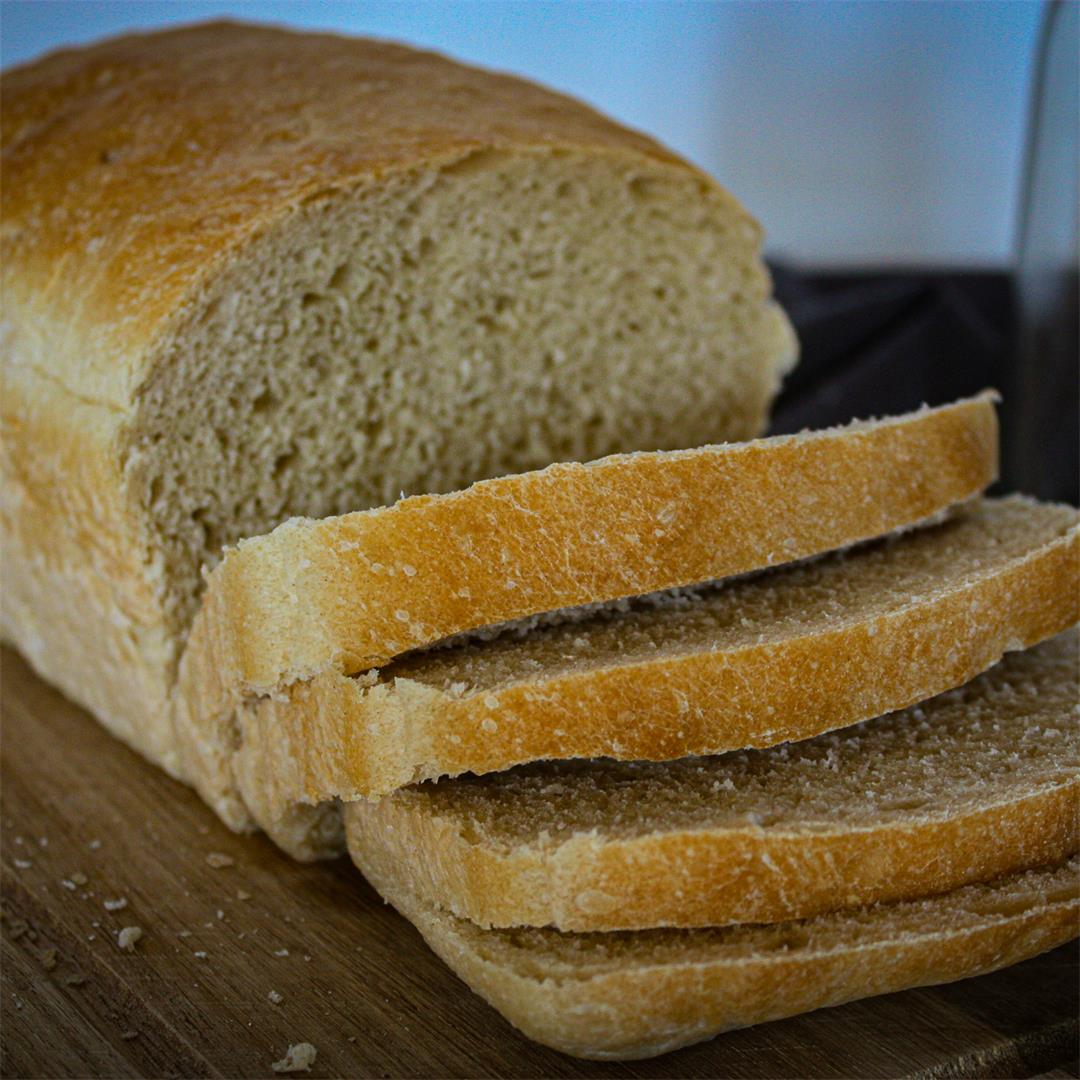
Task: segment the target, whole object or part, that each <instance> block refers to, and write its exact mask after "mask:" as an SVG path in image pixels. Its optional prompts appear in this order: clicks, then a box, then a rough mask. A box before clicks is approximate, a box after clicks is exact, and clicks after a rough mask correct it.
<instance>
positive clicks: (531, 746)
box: [232, 526, 1080, 857]
mask: <svg viewBox="0 0 1080 1080" xmlns="http://www.w3.org/2000/svg"><path fill="white" fill-rule="evenodd" d="M1078 559H1080V528H1077V527H1076V526H1074V527H1073V528H1072V529H1071V530H1070V531H1069V532H1068V534H1067V535H1065V536H1062V537H1059V538H1058V539H1055V540H1053V541H1051V542H1048V543H1045V544H1043V545H1042V546H1041V547H1039V548H1037V549H1036V550H1034V551H1031V552H1030V553H1029V554H1028V555H1026V556H1024V557H1023V558H1018V559H1014V560H1011V561H1009V562H1008V563H1007V564H1006V565H1004V566H1002V567H998V568H995V570H994V571H993V572H990V573H987V574H985V575H983V576H980V577H976V578H975V579H973V580H962V581H959V582H957V583H955V584H954V585H953V586H951V587H947V586H946V587H943V588H942V589H941V591H940V592H939V593H937V594H934V595H932V596H929V597H923V598H920V600H919V601H918V602H915V601H914V600H912V601H910V602H907V601H905V602H898V603H897V604H896V606H894V607H893V608H892V610H890V611H888V612H886V613H884V614H882V615H881V616H880V617H879V618H877V619H876V620H872V621H862V622H853V623H850V624H848V625H844V626H841V627H839V628H837V629H835V630H832V631H829V632H826V633H823V634H813V635H809V636H805V637H786V638H781V639H779V640H775V641H764V642H761V643H759V644H757V645H753V646H750V647H745V648H740V649H738V650H737V651H734V652H731V651H721V652H719V653H716V652H713V651H711V650H702V651H700V652H696V653H693V654H691V655H689V656H686V657H678V658H675V659H659V660H657V661H655V662H651V663H643V664H635V665H631V666H626V667H611V668H607V669H600V670H589V671H585V672H581V673H577V674H575V675H573V676H569V677H566V678H562V679H551V680H548V681H545V680H544V679H543V678H542V677H538V678H537V679H535V680H530V681H528V682H525V683H516V684H510V685H509V686H507V687H505V688H503V689H501V690H497V691H493V692H492V693H490V694H484V695H482V696H480V695H474V696H469V697H463V698H462V697H455V696H454V695H452V694H450V693H446V692H443V691H441V690H438V689H435V688H434V687H430V686H426V685H423V684H421V683H418V682H415V681H412V680H406V679H398V680H397V681H396V682H394V683H392V684H377V685H375V686H371V687H368V686H365V685H364V683H363V681H362V680H356V679H349V678H345V677H343V676H340V675H336V674H333V675H325V676H320V677H319V678H318V679H315V680H312V681H311V682H310V683H303V684H300V685H299V686H297V687H295V688H294V689H293V690H292V691H291V692H290V693H289V694H288V695H286V696H285V697H282V698H281V699H270V698H266V699H262V700H261V701H259V702H258V703H256V704H252V705H250V706H246V707H245V708H243V709H241V710H240V713H239V717H240V724H241V733H242V738H241V739H240V747H239V749H238V752H237V754H236V755H235V758H234V760H233V762H232V768H233V769H234V771H235V781H236V783H237V785H238V786H239V788H240V789H241V790H242V791H243V793H244V797H245V798H246V799H247V803H248V806H249V808H250V809H251V812H252V813H253V814H255V816H256V818H257V819H258V820H259V822H260V824H261V825H262V827H263V828H265V829H266V830H267V831H268V832H270V833H271V835H273V836H274V837H275V839H276V840H277V841H278V842H279V843H281V844H282V845H283V846H285V847H286V848H287V849H289V850H293V851H294V853H297V854H302V855H303V856H304V857H310V855H311V854H313V853H314V852H312V851H311V850H309V849H307V848H306V844H307V841H306V840H305V839H303V838H302V837H298V836H295V835H291V834H290V832H289V830H288V829H285V828H282V826H281V824H280V822H279V818H281V816H282V815H283V813H285V811H286V810H287V809H288V808H290V807H293V806H295V805H296V804H298V803H308V804H317V803H319V802H321V801H323V800H325V799H328V798H334V797H341V798H344V799H346V800H353V799H356V798H360V797H377V796H380V795H384V794H387V793H389V792H391V791H393V790H395V789H396V788H398V787H402V786H404V785H405V784H408V783H414V782H416V781H417V780H421V779H430V778H434V777H437V776H440V775H456V774H459V773H462V772H467V771H471V772H495V771H498V770H500V769H505V768H509V767H510V766H512V765H516V764H519V763H521V762H524V761H537V760H544V759H563V758H571V757H613V758H617V759H620V760H652V761H658V760H666V759H670V758H677V757H684V756H687V755H690V754H703V753H719V752H722V751H725V750H731V749H739V748H743V747H747V746H770V745H775V744H776V743H779V742H784V741H789V740H797V739H804V738H809V737H810V736H813V735H817V734H819V733H820V732H822V731H826V730H830V729H833V728H837V727H844V726H846V725H848V724H852V723H855V722H856V721H859V720H864V719H867V718H869V717H873V716H879V715H881V714H883V713H885V712H889V711H891V710H893V709H897V708H902V707H905V706H907V705H910V704H913V703H915V702H919V701H924V700H926V699H927V698H929V697H932V696H933V695H935V694H938V693H940V692H942V691H944V690H947V689H950V688H952V687H955V686H959V685H962V684H963V683H965V682H967V681H968V680H970V679H971V678H973V677H974V676H975V675H977V674H979V673H980V672H982V671H985V670H986V669H987V668H988V667H990V666H991V665H992V664H994V663H996V662H997V661H998V660H1000V659H1001V657H1002V655H1003V654H1004V653H1005V652H1006V651H1009V650H1015V649H1019V648H1027V647H1028V646H1030V645H1034V644H1036V643H1037V642H1039V641H1042V640H1045V639H1046V638H1048V637H1051V636H1053V635H1054V634H1056V633H1059V632H1060V631H1062V630H1064V629H1066V628H1067V627H1069V626H1071V625H1072V624H1073V623H1075V622H1076V621H1077V620H1078V619H1080V599H1078V597H1077V588H1076V582H1077V579H1078ZM988 612H992V613H993V617H992V618H989V619H988V618H987V617H986V615H987V613H988ZM681 701H683V702H684V701H693V702H694V704H695V710H694V712H693V713H689V712H685V711H684V712H682V713H680V712H679V703H680V702H681ZM674 714H678V715H679V716H680V723H679V724H678V725H674V724H672V722H671V718H672V715H674Z"/></svg>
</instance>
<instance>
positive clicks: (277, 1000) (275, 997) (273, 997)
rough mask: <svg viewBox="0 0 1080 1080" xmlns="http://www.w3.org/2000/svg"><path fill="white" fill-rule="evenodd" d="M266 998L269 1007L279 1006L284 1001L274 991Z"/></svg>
mask: <svg viewBox="0 0 1080 1080" xmlns="http://www.w3.org/2000/svg"><path fill="white" fill-rule="evenodd" d="M266 996H267V997H268V998H269V999H270V1004H271V1005H280V1004H281V1003H282V1002H283V1001H284V1000H285V998H284V997H283V996H282V995H281V994H279V993H278V992H277V991H276V990H271V991H270V993H269V994H267V995H266Z"/></svg>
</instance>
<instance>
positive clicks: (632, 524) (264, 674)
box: [177, 395, 1060, 826]
mask: <svg viewBox="0 0 1080 1080" xmlns="http://www.w3.org/2000/svg"><path fill="white" fill-rule="evenodd" d="M996 441H997V426H996V419H995V414H994V407H993V402H992V399H991V398H990V397H989V396H987V395H983V396H981V397H978V398H974V399H971V400H968V401H962V402H959V403H957V404H954V405H950V406H945V407H943V408H939V409H932V410H922V411H920V412H916V413H912V414H909V415H907V416H903V417H898V418H894V419H890V420H883V421H878V422H874V423H856V424H852V425H849V426H848V427H844V428H836V429H831V430H827V431H820V432H811V433H807V434H803V435H797V436H783V437H777V438H772V439H764V440H759V441H755V442H750V443H745V444H732V445H728V446H717V447H704V448H700V449H696V450H686V451H680V452H675V453H671V452H668V453H663V452H658V453H642V454H635V455H630V456H615V457H611V458H607V459H604V460H601V461H598V462H593V463H591V464H588V465H573V464H571V465H565V464H564V465H557V466H552V467H550V468H548V469H545V470H543V471H541V472H537V473H525V474H521V475H518V476H508V477H503V478H500V479H498V480H491V481H487V482H484V483H480V484H476V485H474V486H473V487H471V488H469V489H467V490H465V491H462V492H457V493H454V494H452V495H445V496H439V497H435V496H428V497H420V498H413V499H406V500H403V501H402V502H399V503H397V504H396V505H395V506H392V507H387V508H383V509H379V510H372V511H368V512H365V513H357V514H349V515H346V516H344V517H340V518H330V519H325V520H321V521H304V520H298V521H292V522H289V523H287V524H286V525H283V526H281V527H280V528H278V529H276V530H275V531H274V532H273V533H271V534H269V535H268V536H264V537H259V538H255V539H252V540H248V541H245V542H243V543H242V544H240V545H239V547H237V548H236V549H234V550H232V551H230V552H229V553H228V554H227V556H226V557H225V559H224V561H223V562H222V563H221V564H220V565H219V566H218V568H217V569H216V570H215V571H214V572H213V573H212V574H211V575H210V578H209V581H208V583H207V588H206V592H205V595H204V602H203V605H202V607H201V609H200V611H199V614H198V617H197V618H196V621H195V625H194V628H193V631H192V634H191V637H190V639H189V643H188V648H187V651H186V652H185V655H184V659H183V662H182V665H181V675H180V684H179V693H178V696H177V708H178V723H177V729H178V735H179V736H180V737H181V738H182V739H184V738H186V739H188V740H189V742H188V743H187V744H186V746H187V750H188V752H189V755H190V758H191V764H190V766H189V767H188V772H189V774H190V775H191V776H192V777H193V778H194V779H195V780H196V783H197V784H198V785H199V789H200V791H201V792H202V794H203V796H204V797H205V798H206V799H207V801H208V802H210V803H211V804H212V805H213V806H215V807H216V808H217V809H218V811H219V813H221V814H222V815H223V816H224V817H225V818H226V820H228V821H230V822H232V823H234V824H238V825H239V824H243V823H244V822H245V821H246V820H248V819H249V815H250V813H251V812H252V811H253V809H254V808H253V807H252V806H250V805H249V806H247V807H245V806H244V805H243V803H242V801H241V800H240V798H239V797H238V794H239V793H238V789H237V785H236V780H235V775H234V774H235V772H236V769H237V767H240V768H248V767H249V766H245V765H241V766H237V763H236V762H235V761H234V760H233V749H234V747H235V746H237V745H238V744H240V745H246V744H247V743H246V737H243V738H241V737H240V734H241V733H240V730H239V729H240V728H242V727H243V726H244V724H245V719H244V717H243V715H242V714H243V713H245V711H248V710H249V709H251V708H258V709H262V708H263V706H264V705H265V706H266V707H267V708H268V709H270V710H271V711H272V712H274V714H275V715H274V716H273V717H270V718H268V719H267V720H266V721H265V722H266V723H268V724H269V725H270V726H271V727H272V728H274V729H275V730H276V729H278V728H280V730H281V732H282V741H281V743H280V744H279V746H278V748H277V749H274V748H271V750H270V753H271V755H272V756H274V757H275V764H274V766H273V768H272V769H271V770H270V772H269V774H268V775H266V776H264V777H261V778H260V779H258V780H257V781H256V785H257V787H258V788H259V789H261V790H262V791H263V792H264V794H263V795H262V796H261V797H262V798H263V799H264V800H265V799H266V798H267V797H268V795H269V793H270V792H271V791H272V788H273V786H274V785H279V786H280V785H287V784H288V783H289V780H290V779H291V778H292V777H293V776H295V775H297V774H302V773H303V772H304V771H305V770H306V769H307V768H308V767H309V763H310V764H313V765H314V767H315V768H321V767H324V766H325V767H326V768H329V769H333V770H336V771H337V773H338V774H340V771H341V770H343V769H344V770H345V771H346V776H348V777H350V778H351V782H350V780H348V779H346V780H345V781H344V782H343V783H342V784H341V785H336V786H335V787H319V785H318V784H317V783H316V784H315V785H308V786H307V790H306V796H307V799H308V801H311V800H312V798H315V797H319V798H321V797H329V796H331V795H341V796H342V797H354V796H356V795H377V794H380V793H382V792H384V791H390V790H393V789H394V788H396V787H399V786H401V785H402V784H407V783H411V782H413V781H415V780H419V779H422V778H424V777H425V776H437V775H439V774H440V773H444V772H460V771H462V770H463V769H468V768H483V769H489V768H502V767H504V766H506V765H509V764H514V763H515V762H517V761H522V760H527V759H528V757H530V756H532V751H531V750H530V749H529V748H528V747H527V745H526V743H527V742H528V741H529V740H530V739H531V738H539V739H541V740H542V741H543V743H544V745H545V746H546V747H548V749H550V750H552V751H554V750H555V746H554V745H553V744H552V734H551V733H552V731H553V730H555V729H557V725H553V724H552V723H550V722H549V720H550V719H551V717H550V714H548V713H547V711H546V710H544V709H541V710H538V711H537V715H536V716H534V717H533V718H532V719H525V718H523V720H522V723H521V724H516V723H510V724H507V723H505V722H504V726H503V731H502V734H501V735H498V734H496V729H497V727H498V723H499V721H498V714H499V712H500V709H499V708H498V707H497V706H496V707H495V708H494V710H493V711H490V710H489V711H488V712H486V713H485V714H484V715H483V716H480V715H479V714H478V713H477V711H476V709H475V708H473V709H472V710H471V711H470V715H471V720H470V721H467V722H466V724H465V725H462V724H460V723H458V724H455V723H453V722H452V721H451V722H450V723H447V722H446V721H447V720H448V719H449V718H448V717H445V716H441V715H433V713H432V707H434V708H435V709H436V710H438V708H439V705H440V703H441V701H440V699H445V695H440V694H439V693H438V692H437V691H427V690H426V688H423V687H420V689H419V694H418V693H413V692H412V690H413V688H414V687H416V686H418V684H417V683H416V682H415V681H414V680H402V681H401V689H402V690H403V693H402V694H401V695H398V694H397V693H396V692H395V691H394V686H396V684H394V686H388V684H386V683H381V682H380V681H379V677H378V675H377V674H376V673H374V672H372V671H371V670H370V669H372V668H377V667H381V666H383V665H386V664H388V663H389V662H390V661H391V660H393V659H394V658H395V657H397V656H399V655H401V654H403V653H405V652H407V651H409V650H415V649H417V648H419V647H423V646H428V645H432V644H435V643H437V642H440V641H443V640H445V639H446V638H448V637H451V636H453V635H456V634H460V633H463V632H467V631H475V630H477V629H482V628H490V627H492V626H493V625H497V624H501V623H503V622H505V621H507V620H519V619H522V618H529V617H532V616H536V615H539V614H544V613H550V612H553V611H557V610H559V609H564V608H571V607H576V606H578V605H585V604H595V603H603V602H607V601H614V600H619V599H622V598H626V597H630V596H635V595H638V594H642V593H651V592H653V591H655V590H664V589H670V588H673V587H680V586H685V585H690V584H694V583H698V582H703V581H708V580H711V579H716V578H720V577H724V576H727V575H731V574H739V573H743V572H746V571H750V570H757V569H760V568H762V567H767V566H771V565H775V564H778V563H784V562H790V561H792V560H796V559H800V558H804V557H806V556H810V555H816V554H818V553H820V552H823V551H828V550H830V549H832V548H835V547H838V546H842V545H845V544H851V543H854V542H856V541H860V540H864V539H866V538H868V537H874V536H880V535H881V534H883V533H887V532H889V531H890V530H894V529H897V528H902V527H906V526H910V525H912V524H915V523H918V522H919V521H922V520H924V519H926V518H927V517H929V516H931V515H934V514H936V513H939V512H940V511H942V510H944V509H945V508H947V507H949V506H950V505H951V504H953V503H956V502H958V501H961V500H965V499H968V498H970V497H972V496H974V495H976V494H977V493H978V492H979V491H981V490H982V488H983V487H985V485H986V484H987V483H988V482H989V481H990V480H991V479H992V477H993V475H994V471H995V468H996ZM1055 629H1060V627H1055ZM993 658H994V659H996V655H995V656H994V657H993ZM365 673H366V674H365ZM357 674H359V675H362V676H363V677H362V678H360V679H357V678H354V677H352V676H354V675H357ZM971 674H973V672H971ZM964 677H965V678H966V677H968V676H967V675H964ZM941 688H942V687H940V686H935V687H934V688H933V690H931V691H930V692H934V691H936V690H937V689H941ZM369 691H370V692H369ZM418 698H419V700H418ZM424 698H426V706H427V707H425V701H424V700H423V699H424ZM906 703H907V702H906V701H905V702H904V704H906ZM369 705H372V706H373V708H368V706H369ZM443 712H445V710H443ZM277 713H282V714H285V713H287V714H288V715H281V716H277V715H276V714H277ZM859 718H860V719H861V718H862V717H859ZM507 719H509V717H507ZM433 721H434V723H433ZM473 724H480V725H481V726H480V727H479V728H477V733H476V735H475V736H473V735H468V734H466V731H467V730H468V729H469V727H470V726H472V725H473ZM493 725H494V726H493ZM600 726H601V728H602V727H603V725H602V724H601V725H600ZM663 727H664V728H665V729H668V728H671V725H670V724H669V723H668V722H667V718H666V717H665V720H664V724H663ZM818 730H820V728H818ZM290 731H292V732H295V733H296V738H295V739H291V738H290V737H289V735H290ZM608 735H610V732H608ZM508 737H509V740H510V742H511V744H513V742H514V740H515V739H520V740H522V745H521V747H520V748H519V749H518V751H517V752H516V756H514V751H513V750H511V756H509V757H508V756H507V753H506V750H505V749H503V748H504V747H505V746H506V744H507V739H508ZM599 737H600V738H605V733H604V732H603V730H601V731H600V732H599ZM286 740H287V741H286ZM356 740H359V741H356ZM556 741H557V737H556ZM701 749H704V747H701ZM567 750H568V752H573V753H581V752H585V753H587V754H589V753H593V752H604V751H601V750H599V749H598V748H597V746H596V740H595V738H592V739H590V742H589V745H588V747H584V746H579V747H578V748H577V749H573V748H570V747H567ZM636 750H638V751H640V750H644V747H643V746H640V747H637V748H636ZM489 751H490V752H489ZM692 751H693V747H692V746H685V747H679V748H677V749H676V750H675V751H674V754H675V756H677V755H679V754H682V753H689V752H692ZM626 752H627V753H634V752H636V751H635V749H634V748H630V747H629V746H628V749H627V751H626ZM297 754H299V757H298V758H296V760H293V759H294V755H297ZM478 754H480V755H485V754H486V760H482V759H481V758H479V757H477V755H478ZM666 756H672V752H670V751H669V752H668V754H667V755H666ZM277 759H280V760H277ZM255 794H256V797H259V794H258V792H256V793H255ZM297 794H298V795H299V794H300V793H297ZM289 801H295V798H293V797H290V798H289ZM262 824H264V826H265V825H267V822H265V821H262Z"/></svg>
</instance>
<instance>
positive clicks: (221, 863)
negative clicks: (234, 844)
mask: <svg viewBox="0 0 1080 1080" xmlns="http://www.w3.org/2000/svg"><path fill="white" fill-rule="evenodd" d="M233 862H234V860H233V858H232V856H231V855H223V854H222V853H221V852H220V851H211V852H210V854H209V855H207V856H206V865H207V866H211V867H213V868H214V869H215V870H224V869H225V867H226V866H232V865H233Z"/></svg>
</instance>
